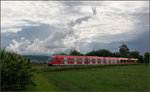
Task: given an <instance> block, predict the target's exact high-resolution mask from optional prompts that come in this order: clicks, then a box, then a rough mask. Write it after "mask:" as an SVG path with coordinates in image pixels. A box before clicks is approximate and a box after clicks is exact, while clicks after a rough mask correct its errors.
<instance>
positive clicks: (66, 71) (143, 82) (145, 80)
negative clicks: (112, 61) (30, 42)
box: [27, 64, 150, 91]
mask: <svg viewBox="0 0 150 92" xmlns="http://www.w3.org/2000/svg"><path fill="white" fill-rule="evenodd" d="M33 69H34V72H33V77H32V81H33V83H34V85H28V87H27V90H30V91H149V90H150V88H149V86H150V80H149V79H150V76H149V74H150V68H149V65H140V64H131V65H130V64H128V65H91V66H56V67H48V66H47V65H45V64H43V65H42V64H41V65H33Z"/></svg>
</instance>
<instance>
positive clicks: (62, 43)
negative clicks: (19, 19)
mask: <svg viewBox="0 0 150 92" xmlns="http://www.w3.org/2000/svg"><path fill="white" fill-rule="evenodd" d="M92 10H93V15H95V12H96V10H94V9H92ZM91 17H92V16H84V17H82V18H80V17H79V18H77V19H76V20H75V21H74V22H72V23H73V25H72V24H70V22H69V23H67V24H69V25H68V26H67V28H64V29H62V30H56V29H55V30H56V31H55V32H53V33H52V34H50V35H49V36H48V37H47V38H45V39H44V40H42V41H40V40H39V39H35V40H34V42H33V43H31V42H30V41H29V40H24V38H21V41H20V42H17V41H16V40H13V41H12V43H13V44H10V45H9V46H7V48H6V49H7V50H13V51H16V52H18V53H21V54H27V53H28V54H29V53H30V54H35V53H36V54H38V53H39V54H44V53H45V54H53V53H57V52H59V53H60V52H61V51H62V52H64V51H66V50H68V49H69V50H71V49H72V48H78V46H77V45H76V42H77V41H78V40H77V39H78V35H79V34H78V32H77V31H76V30H74V29H73V26H75V25H77V24H78V25H79V24H81V23H82V21H87V20H88V19H89V18H91ZM36 31H37V30H36ZM75 31H76V32H75ZM21 32H23V31H21ZM32 32H34V31H31V32H30V34H33V33H32ZM37 32H38V31H37ZM18 33H19V32H18ZM26 33H27V31H26ZM77 34H78V35H77ZM28 35H29V34H28ZM75 39H76V40H75ZM30 43H31V44H30ZM78 50H79V49H78ZM43 51H44V52H43Z"/></svg>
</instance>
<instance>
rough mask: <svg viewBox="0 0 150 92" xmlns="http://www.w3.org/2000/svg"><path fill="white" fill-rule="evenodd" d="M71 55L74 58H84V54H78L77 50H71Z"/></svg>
mask: <svg viewBox="0 0 150 92" xmlns="http://www.w3.org/2000/svg"><path fill="white" fill-rule="evenodd" d="M70 55H74V56H83V54H81V53H80V52H78V51H77V50H75V49H74V50H71V52H70Z"/></svg>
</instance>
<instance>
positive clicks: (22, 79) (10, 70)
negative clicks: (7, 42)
mask: <svg viewBox="0 0 150 92" xmlns="http://www.w3.org/2000/svg"><path fill="white" fill-rule="evenodd" d="M0 55H1V65H0V66H1V89H2V90H3V91H10V90H11V91H19V90H25V87H26V85H28V84H29V83H31V79H30V77H31V76H32V72H31V71H32V66H31V64H30V60H29V59H25V58H23V57H22V56H21V55H19V54H16V53H14V52H6V51H5V50H4V49H3V50H2V51H1V52H0Z"/></svg>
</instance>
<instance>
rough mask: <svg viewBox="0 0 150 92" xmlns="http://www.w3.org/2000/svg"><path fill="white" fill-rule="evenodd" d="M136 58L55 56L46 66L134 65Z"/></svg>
mask: <svg viewBox="0 0 150 92" xmlns="http://www.w3.org/2000/svg"><path fill="white" fill-rule="evenodd" d="M137 60H138V59H136V58H130V59H129V58H116V57H96V56H65V55H56V56H53V57H50V58H49V59H48V65H49V66H52V65H95V64H126V63H135V62H137Z"/></svg>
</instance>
